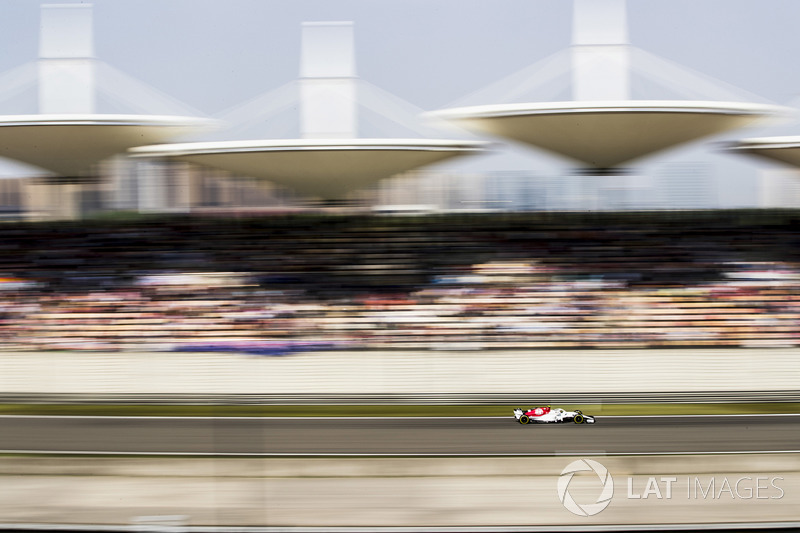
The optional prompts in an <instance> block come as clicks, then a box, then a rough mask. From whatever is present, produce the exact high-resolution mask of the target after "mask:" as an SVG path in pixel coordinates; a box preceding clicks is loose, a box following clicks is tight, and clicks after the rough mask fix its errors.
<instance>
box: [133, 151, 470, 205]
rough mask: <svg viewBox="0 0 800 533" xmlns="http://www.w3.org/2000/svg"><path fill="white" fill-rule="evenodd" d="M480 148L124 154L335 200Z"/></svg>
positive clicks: (149, 152)
mask: <svg viewBox="0 0 800 533" xmlns="http://www.w3.org/2000/svg"><path fill="white" fill-rule="evenodd" d="M482 146H483V143H475V142H469V141H464V142H459V141H438V140H429V139H292V140H285V141H281V140H275V141H273V140H263V141H219V142H197V143H182V144H165V145H161V146H146V147H141V148H133V149H131V150H130V153H131V154H132V155H133V156H134V157H136V156H139V157H142V156H144V157H159V156H161V157H169V158H172V159H178V160H181V161H188V162H190V163H195V164H198V165H205V166H209V167H214V168H218V169H222V170H227V171H230V172H234V173H236V174H240V175H243V176H250V177H254V178H262V179H265V180H268V181H271V182H274V183H277V184H280V185H284V186H287V187H290V188H292V189H294V190H296V191H297V192H299V193H301V194H306V195H309V196H319V197H322V198H338V197H341V196H342V195H344V194H346V193H348V192H350V191H352V190H356V189H359V188H363V187H365V186H368V185H370V184H372V183H375V182H376V181H379V180H381V179H384V178H388V177H390V176H392V175H394V174H397V173H399V172H404V171H408V170H413V169H415V168H418V167H421V166H425V165H430V164H433V163H437V162H439V161H443V160H445V159H449V158H451V157H455V156H458V155H464V154H468V153H474V152H479V151H482Z"/></svg>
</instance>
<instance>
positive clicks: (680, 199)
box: [653, 163, 719, 209]
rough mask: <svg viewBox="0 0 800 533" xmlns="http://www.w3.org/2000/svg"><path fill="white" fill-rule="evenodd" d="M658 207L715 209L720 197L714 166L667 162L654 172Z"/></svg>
mask: <svg viewBox="0 0 800 533" xmlns="http://www.w3.org/2000/svg"><path fill="white" fill-rule="evenodd" d="M654 181H655V191H653V192H654V193H655V197H656V198H658V199H660V201H658V202H657V203H656V205H655V207H657V208H661V209H715V208H717V207H718V205H719V197H718V194H717V191H716V187H715V185H714V183H713V176H712V173H711V166H710V165H708V164H706V163H668V164H666V165H664V166H662V167H661V168H659V169H657V170H656V172H655V180H654Z"/></svg>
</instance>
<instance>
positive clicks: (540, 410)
mask: <svg viewBox="0 0 800 533" xmlns="http://www.w3.org/2000/svg"><path fill="white" fill-rule="evenodd" d="M514 418H516V419H517V421H518V422H519V423H520V424H558V423H562V422H575V423H576V424H594V417H593V416H589V415H585V414H583V413H582V412H580V411H565V410H564V409H560V408H556V409H551V408H550V406H549V405H547V406H544V407H533V408H531V409H527V410H525V409H520V408H517V409H514Z"/></svg>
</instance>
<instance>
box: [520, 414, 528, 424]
mask: <svg viewBox="0 0 800 533" xmlns="http://www.w3.org/2000/svg"><path fill="white" fill-rule="evenodd" d="M530 421H531V419H530V418H528V415H520V417H519V423H520V424H527V423H528V422H530Z"/></svg>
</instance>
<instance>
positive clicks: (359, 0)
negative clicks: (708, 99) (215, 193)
mask: <svg viewBox="0 0 800 533" xmlns="http://www.w3.org/2000/svg"><path fill="white" fill-rule="evenodd" d="M65 3H66V2H65ZM93 5H94V28H95V50H96V55H97V57H98V58H99V59H100V60H102V61H104V62H106V63H108V64H111V65H113V66H114V67H116V68H117V69H119V70H122V71H124V72H126V73H127V74H130V75H132V76H134V77H136V78H138V79H140V80H142V81H144V82H146V83H147V84H149V85H151V86H153V87H155V88H157V89H158V90H160V91H163V92H164V93H167V94H169V95H171V96H172V97H175V98H177V99H179V100H181V101H183V102H185V103H187V104H188V105H190V106H193V107H195V108H197V109H199V110H200V111H202V112H204V113H207V114H214V113H218V112H219V111H221V110H224V109H227V108H229V107H231V106H234V105H236V104H239V103H241V102H242V101H244V100H247V99H250V98H252V97H254V96H256V95H258V94H261V93H263V92H265V91H267V90H270V89H274V88H276V87H278V86H280V85H282V84H284V83H286V82H288V81H291V80H292V79H294V78H295V77H296V76H297V74H298V61H299V51H300V23H301V22H304V21H331V20H339V21H354V22H355V32H356V33H355V38H356V53H357V70H358V73H359V75H360V77H362V78H363V79H365V80H368V81H369V82H371V83H373V84H375V85H377V86H379V87H381V88H383V89H386V90H388V91H390V92H392V93H394V94H396V95H397V96H399V97H401V98H403V99H406V100H408V101H409V102H410V103H412V104H414V105H416V106H418V107H421V108H423V109H426V110H433V109H437V108H441V107H443V106H446V105H447V104H448V103H450V102H453V101H455V100H458V99H460V98H462V97H464V96H465V95H467V94H469V93H471V92H473V91H476V90H478V89H481V88H482V87H485V86H486V85H488V84H490V83H492V82H493V81H495V80H497V79H498V78H501V77H503V76H506V75H508V74H511V73H513V72H515V71H516V70H518V69H520V68H522V67H525V66H527V65H529V64H531V63H533V62H534V61H536V60H539V59H542V58H544V57H546V56H548V55H550V54H552V53H554V52H557V51H559V50H562V49H564V48H565V47H567V46H568V45H569V43H570V38H571V35H570V31H571V22H572V21H571V16H572V2H571V1H569V0H492V1H490V0H224V1H223V0H213V1H212V0H96V1H94V2H93ZM628 14H629V31H630V40H631V43H632V44H633V45H635V46H637V47H639V48H642V49H645V50H647V51H648V52H651V53H654V54H657V55H659V56H662V57H664V58H666V59H669V60H671V61H673V62H677V63H680V64H682V65H684V66H686V67H689V68H692V69H695V70H698V71H700V72H703V73H705V74H707V75H709V76H713V77H716V78H719V79H721V80H724V81H725V82H728V83H730V84H733V85H736V86H738V87H741V88H742V89H744V90H747V91H750V92H752V93H755V94H757V95H759V96H761V97H763V98H765V99H768V100H771V101H772V102H775V103H780V104H787V103H790V102H791V101H792V100H793V99H795V98H796V97H797V95H798V94H799V93H800V68H798V67H797V58H798V57H800V36H799V35H798V32H797V28H798V23H800V1H798V0H629V1H628ZM0 21H1V22H0V24H2V30H3V31H1V32H0V49H2V50H3V53H2V54H0V71H5V70H7V69H9V68H12V67H15V66H18V65H20V64H23V63H26V62H29V61H32V60H34V59H35V58H36V55H37V48H38V25H39V2H36V1H33V0H3V1H2V2H0ZM746 133H748V134H752V132H746ZM797 133H798V134H800V127H798V130H797ZM694 152H696V151H694ZM694 152H692V153H694ZM679 155H680V156H681V157H686V156H685V155H681V154H671V155H668V156H666V157H665V158H661V159H660V160H659V161H660V162H663V161H665V160H669V159H670V158H675V157H678V156H679ZM521 157H522V159H520V158H519V157H517V158H516V159H515V161H516V162H515V163H513V164H512V166H519V165H522V166H523V167H524V166H526V165H528V166H530V167H531V168H535V167H537V166H538V165H539V164H540V161H542V159H541V158H539V157H536V156H535V154H534V153H533V152H525V153H523V155H522V156H521ZM526 157H529V159H525V158H526ZM688 157H694V156H693V155H691V154H689V156H688ZM697 157H704V155H703V153H700V152H698V156H697ZM708 157H709V158H710V160H711V161H712V164H714V165H721V166H722V168H724V169H733V170H723V171H722V172H731V173H732V174H735V175H737V176H740V177H741V178H740V179H741V180H742V187H744V189H742V190H743V191H744V192H743V193H742V194H743V196H742V197H743V198H745V197H746V196H747V191H746V187H751V186H752V184H751V185H747V183H746V179H745V177H743V176H748V175H751V174H752V169H754V168H756V167H762V166H764V164H762V163H758V162H753V163H751V162H749V161H746V160H745V159H744V158H738V157H733V156H716V155H712V156H708ZM720 158H724V159H726V161H725V162H720ZM507 159H508V161H511V160H512V158H511V157H508V158H507ZM493 160H494V161H500V159H498V158H497V157H496V156H495V157H494V158H493ZM729 160H731V161H729ZM520 161H522V162H520ZM544 161H545V162H544V163H541V164H543V165H545V166H547V165H553V164H554V165H556V166H558V165H561V166H564V165H563V163H561V162H559V161H557V160H550V159H549V158H545V160H544ZM498 164H499V165H500V166H502V165H503V163H498ZM650 164H655V162H653V163H650ZM748 183H749V182H748ZM731 194H733V193H731Z"/></svg>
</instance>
